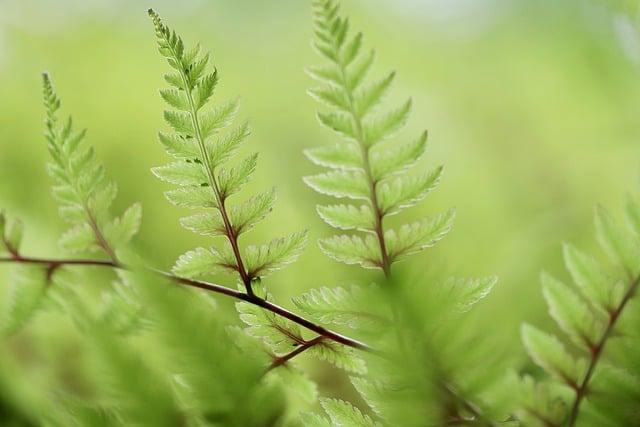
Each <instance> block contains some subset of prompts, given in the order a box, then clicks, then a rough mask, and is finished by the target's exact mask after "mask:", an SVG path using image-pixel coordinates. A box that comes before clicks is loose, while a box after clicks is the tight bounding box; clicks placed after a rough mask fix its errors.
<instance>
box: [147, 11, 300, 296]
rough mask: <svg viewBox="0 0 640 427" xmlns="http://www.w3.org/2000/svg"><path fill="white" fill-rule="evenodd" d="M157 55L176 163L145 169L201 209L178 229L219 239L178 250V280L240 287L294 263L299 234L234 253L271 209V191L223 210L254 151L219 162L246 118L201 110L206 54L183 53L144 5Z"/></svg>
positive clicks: (231, 151) (248, 170) (165, 137)
mask: <svg viewBox="0 0 640 427" xmlns="http://www.w3.org/2000/svg"><path fill="white" fill-rule="evenodd" d="M149 15H150V16H151V18H152V20H153V24H154V26H155V30H156V37H157V41H158V47H159V51H160V54H161V55H162V56H163V57H164V58H165V59H166V60H167V62H168V63H169V66H170V67H171V68H172V69H173V71H172V72H170V73H168V74H166V75H165V80H166V81H167V83H168V84H169V85H170V86H171V87H170V88H168V89H163V90H161V91H160V95H161V97H162V99H163V100H164V101H165V102H166V103H167V104H168V105H169V107H171V108H173V109H172V110H167V111H165V112H164V118H165V120H166V121H167V123H168V124H169V126H170V127H171V128H172V130H173V132H172V133H162V132H161V133H160V135H159V139H160V142H161V143H162V144H163V145H164V147H165V149H166V150H167V153H169V154H170V155H171V156H173V157H175V158H176V159H177V161H176V162H173V163H169V164H168V165H165V166H160V167H156V168H153V169H152V171H153V173H154V174H155V175H156V176H157V177H158V178H160V179H161V180H163V181H166V182H169V183H171V184H175V185H177V186H179V188H178V189H177V190H171V191H168V192H167V193H166V196H167V199H168V200H169V201H170V202H171V203H173V204H174V205H176V206H178V207H186V208H190V209H198V210H203V209H206V211H204V212H202V213H199V214H196V215H192V216H189V217H185V218H182V219H181V220H180V223H181V224H182V226H183V227H185V228H186V229H188V230H191V231H193V232H195V233H198V234H202V235H206V236H224V237H226V241H225V243H224V245H223V247H222V248H221V249H215V248H209V249H205V248H197V249H196V250H194V251H189V252H187V253H186V254H184V255H182V256H181V257H180V258H179V259H178V261H177V262H176V264H175V266H174V268H173V271H174V273H176V274H178V275H180V276H184V277H197V276H206V275H210V274H214V273H216V272H219V271H220V270H221V269H222V270H230V271H235V272H236V273H237V274H238V275H239V277H240V280H241V281H242V282H243V284H244V286H245V287H246V289H247V291H248V292H251V288H250V287H251V282H252V280H254V279H255V278H258V277H261V276H264V275H266V274H268V273H269V272H272V271H275V270H278V269H280V268H282V267H284V266H286V265H287V264H290V263H291V262H294V261H295V260H296V259H297V258H298V257H299V256H300V253H301V252H302V250H303V248H304V246H305V243H306V232H303V233H294V234H292V235H291V236H288V237H285V238H281V239H276V240H273V241H272V242H270V243H268V244H266V245H263V246H249V247H247V248H246V249H245V250H244V251H241V249H240V248H239V245H238V237H239V236H240V235H241V234H243V233H245V232H247V231H249V230H250V229H251V228H252V227H253V226H255V225H256V224H257V223H258V222H260V221H261V220H262V219H264V218H265V217H266V216H267V215H268V214H269V213H270V212H271V210H272V209H273V204H274V202H275V191H274V190H272V191H270V192H266V193H263V194H259V195H255V196H253V197H250V198H249V199H247V200H246V201H244V202H242V203H241V204H239V205H234V206H233V207H231V208H229V203H228V200H229V198H230V196H232V195H233V194H235V193H237V192H238V191H240V190H241V189H242V187H243V186H244V185H245V184H246V183H247V182H248V181H249V179H250V178H251V175H252V174H253V172H254V171H255V169H256V165H257V159H258V156H257V154H252V155H250V156H248V157H246V158H244V159H243V160H241V161H240V162H239V163H238V164H236V165H235V166H231V167H229V166H227V162H228V161H229V160H230V159H231V158H232V157H233V156H234V155H235V154H236V152H237V151H238V149H239V148H240V147H241V146H242V144H243V143H244V141H245V139H246V138H247V137H248V136H249V127H248V125H247V124H246V123H244V124H242V125H240V126H238V127H236V128H230V127H231V125H232V123H233V121H234V118H235V116H236V114H237V111H238V102H237V101H235V100H234V101H230V102H226V103H223V104H221V105H218V106H216V107H209V101H210V100H211V98H212V96H213V94H214V90H215V88H216V86H217V85H218V81H219V77H218V71H217V69H215V68H214V69H213V71H211V72H209V71H208V70H207V65H208V63H209V54H207V53H201V52H200V46H199V45H196V46H195V47H194V48H192V49H190V50H187V49H186V48H185V45H184V43H183V41H182V39H181V38H180V36H178V35H177V34H176V33H175V32H173V31H172V30H170V29H169V28H168V27H167V26H166V25H165V24H163V23H162V21H161V20H160V17H159V16H158V15H157V14H156V13H155V12H154V11H152V10H149Z"/></svg>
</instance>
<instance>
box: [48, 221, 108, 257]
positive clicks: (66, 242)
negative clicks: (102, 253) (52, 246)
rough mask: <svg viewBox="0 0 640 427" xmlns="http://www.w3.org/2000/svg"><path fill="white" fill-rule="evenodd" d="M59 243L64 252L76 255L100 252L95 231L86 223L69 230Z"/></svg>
mask: <svg viewBox="0 0 640 427" xmlns="http://www.w3.org/2000/svg"><path fill="white" fill-rule="evenodd" d="M58 243H59V245H60V247H61V248H62V249H63V250H65V251H69V252H74V253H78V252H95V251H98V250H99V247H98V245H97V244H96V237H95V234H94V231H93V229H92V228H91V226H89V224H84V223H83V224H79V225H76V226H75V227H73V228H71V229H69V230H67V231H66V232H65V233H64V234H63V235H62V236H61V237H60V240H59V241H58Z"/></svg>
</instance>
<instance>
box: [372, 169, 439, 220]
mask: <svg viewBox="0 0 640 427" xmlns="http://www.w3.org/2000/svg"><path fill="white" fill-rule="evenodd" d="M442 171H443V167H442V166H440V167H438V168H436V169H435V170H433V171H430V172H427V173H425V174H423V175H421V176H418V177H409V176H401V177H398V178H395V179H394V180H393V181H390V182H386V181H385V182H383V183H382V184H381V185H380V186H379V187H378V191H377V193H378V201H379V203H380V210H381V211H382V213H383V215H393V214H395V213H398V212H399V211H400V210H402V209H405V208H408V207H411V206H413V205H415V204H416V203H418V202H420V201H422V200H423V199H424V198H425V197H427V195H428V194H429V193H430V192H431V191H432V190H433V189H434V188H435V187H436V186H437V185H438V183H439V181H440V177H441V176H442Z"/></svg>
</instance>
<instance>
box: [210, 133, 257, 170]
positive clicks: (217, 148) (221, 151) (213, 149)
mask: <svg viewBox="0 0 640 427" xmlns="http://www.w3.org/2000/svg"><path fill="white" fill-rule="evenodd" d="M250 133H251V131H250V129H249V124H248V123H247V122H245V123H243V124H242V125H241V126H238V127H237V128H235V129H234V130H232V131H231V132H229V133H227V134H225V135H224V136H222V137H220V138H218V139H216V140H215V142H210V143H208V144H207V151H208V155H209V162H210V163H211V165H212V166H214V167H216V166H218V165H221V164H222V163H224V162H226V161H227V160H229V159H230V158H231V156H233V155H234V154H235V153H236V152H237V151H238V149H239V148H240V146H241V145H242V143H243V142H244V140H245V139H247V137H248V136H249V134H250Z"/></svg>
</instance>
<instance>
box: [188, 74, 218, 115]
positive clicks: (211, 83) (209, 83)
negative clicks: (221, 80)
mask: <svg viewBox="0 0 640 427" xmlns="http://www.w3.org/2000/svg"><path fill="white" fill-rule="evenodd" d="M217 84H218V71H217V70H214V72H213V73H211V74H207V75H206V76H204V77H203V78H202V79H200V81H199V82H198V84H197V85H196V88H195V97H194V98H195V100H194V101H195V104H196V110H199V109H201V108H202V107H204V106H205V105H206V104H207V102H208V101H209V98H211V95H213V91H214V89H215V88H216V85H217Z"/></svg>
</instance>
